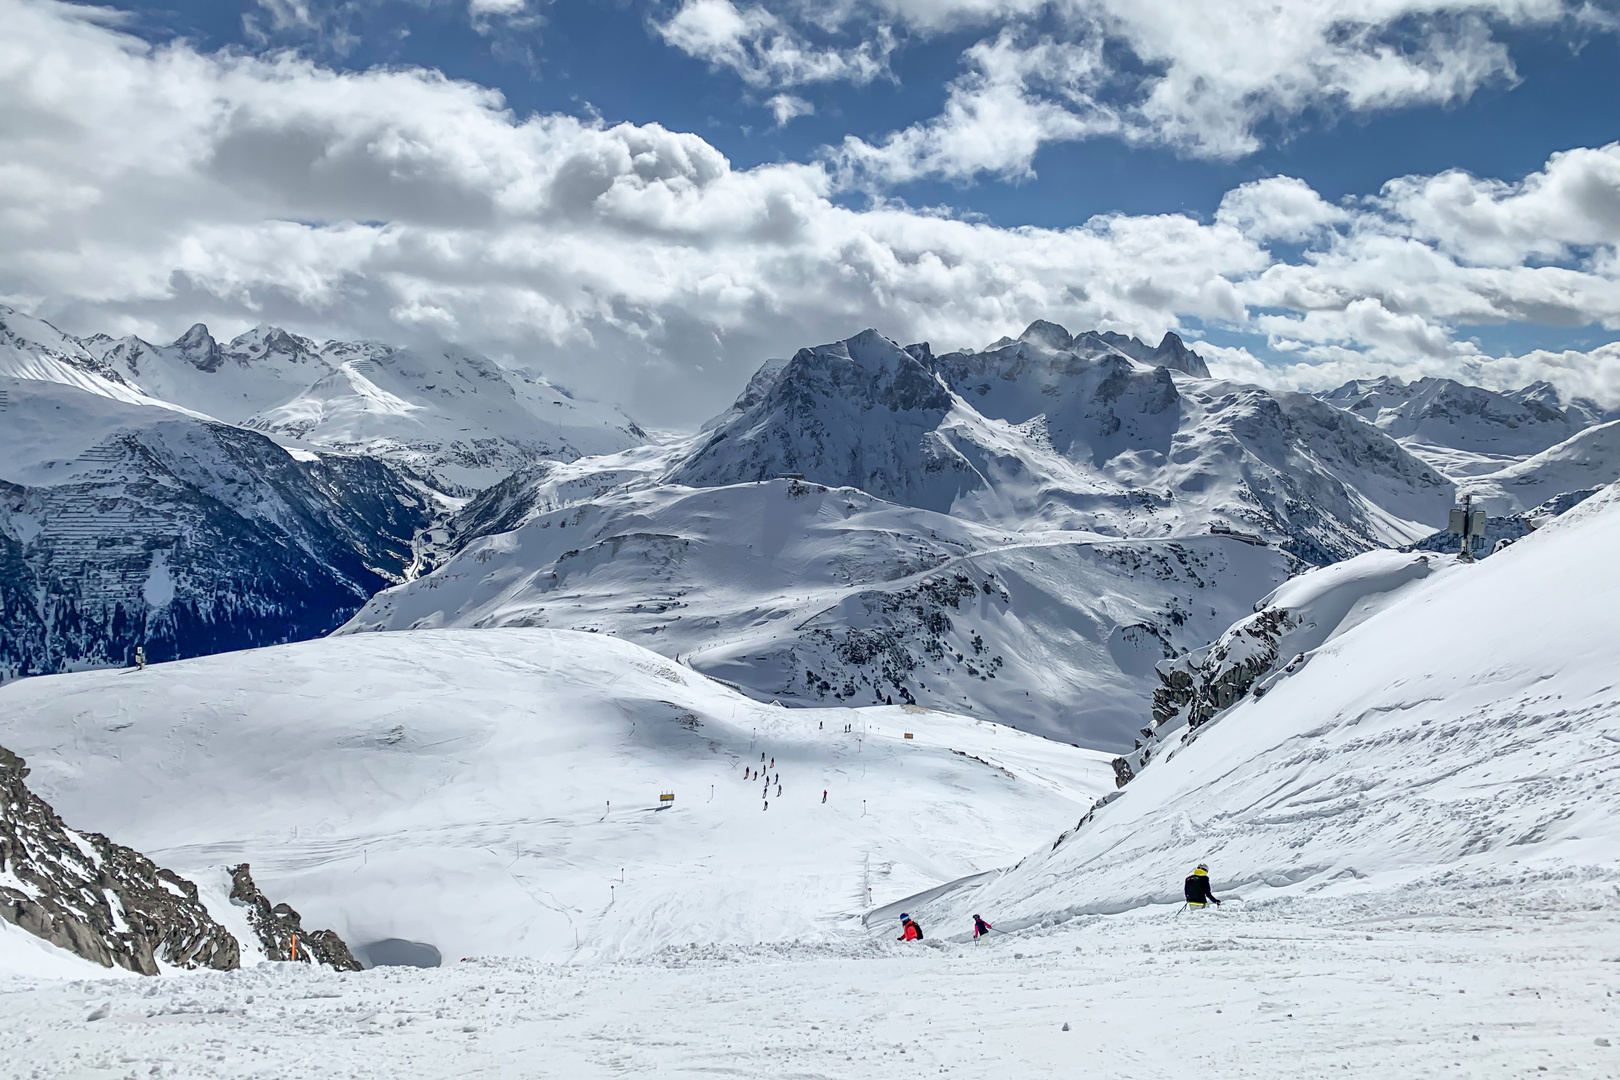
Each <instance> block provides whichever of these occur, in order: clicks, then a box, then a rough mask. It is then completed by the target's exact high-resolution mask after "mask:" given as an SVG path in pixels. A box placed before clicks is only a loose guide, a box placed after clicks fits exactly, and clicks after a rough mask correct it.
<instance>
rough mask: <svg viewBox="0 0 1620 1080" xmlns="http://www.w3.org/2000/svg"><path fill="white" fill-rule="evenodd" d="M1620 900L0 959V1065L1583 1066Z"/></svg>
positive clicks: (1605, 1049)
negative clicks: (541, 948) (95, 969)
mask: <svg viewBox="0 0 1620 1080" xmlns="http://www.w3.org/2000/svg"><path fill="white" fill-rule="evenodd" d="M1485 901H1490V902H1489V903H1486V902H1485ZM1617 914H1620V895H1617V893H1616V891H1615V890H1614V889H1613V887H1612V886H1611V887H1608V888H1598V887H1584V888H1583V887H1572V888H1565V889H1561V890H1553V891H1549V890H1545V889H1542V890H1539V891H1526V892H1522V893H1509V894H1498V895H1497V896H1495V897H1467V896H1463V897H1459V896H1457V895H1456V894H1455V893H1454V892H1452V891H1450V890H1423V891H1417V892H1409V893H1406V894H1403V895H1402V896H1400V897H1396V898H1379V899H1377V900H1372V899H1365V900H1359V901H1338V902H1333V901H1326V900H1321V899H1315V898H1290V899H1286V900H1276V901H1271V902H1267V903H1261V904H1252V905H1248V906H1246V907H1245V906H1244V905H1240V904H1233V903H1229V904H1228V905H1227V906H1226V907H1224V908H1221V909H1217V910H1212V911H1210V912H1207V913H1198V914H1177V913H1175V911H1174V909H1172V908H1168V907H1161V908H1157V909H1154V910H1153V911H1150V912H1146V913H1140V912H1139V913H1134V914H1130V915H1121V916H1111V917H1095V918H1092V919H1089V920H1083V921H1079V922H1075V923H1070V924H1068V925H1066V926H1064V927H1061V928H1057V929H1051V930H1045V931H1029V932H1025V933H1022V934H1018V935H1007V936H1000V935H992V936H991V937H990V938H989V939H988V940H987V941H986V942H985V943H983V944H978V945H974V944H971V943H968V942H965V941H962V940H960V939H961V937H962V936H963V935H957V938H958V940H947V941H940V940H936V939H935V938H934V937H933V936H932V933H931V935H930V939H929V940H928V941H927V942H926V943H925V944H924V945H922V946H914V945H913V946H902V945H900V944H898V943H895V942H891V941H888V940H886V938H887V937H888V936H890V930H889V928H887V927H885V928H884V932H883V934H882V936H880V937H877V938H875V939H869V940H865V941H860V940H855V941H850V942H847V943H844V944H814V945H812V944H799V943H779V944H773V945H758V946H749V945H739V946H733V947H716V946H711V945H694V946H687V947H674V948H670V949H666V950H664V951H662V952H659V953H656V954H654V955H651V956H648V957H646V958H644V959H642V960H640V961H634V962H631V961H620V962H614V963H605V964H593V965H560V964H559V965H554V964H545V963H540V962H536V961H523V960H513V959H485V958H472V959H469V960H467V961H462V962H456V958H453V957H452V958H447V966H446V967H443V968H439V969H428V970H420V969H413V968H377V969H373V970H371V971H367V972H362V973H358V974H348V975H342V974H338V973H335V972H331V971H326V970H314V969H311V968H309V967H306V966H304V965H295V964H266V965H261V966H258V967H254V968H249V969H246V970H243V971H237V972H229V973H215V972H210V973H206V974H186V975H181V976H175V977H169V978H159V979H134V978H125V979H80V980H77V981H44V980H30V979H25V978H17V977H13V978H9V979H6V978H0V1003H3V1004H0V1044H3V1045H5V1046H6V1047H8V1048H9V1050H8V1052H7V1054H6V1055H5V1057H4V1058H3V1059H0V1076H5V1077H7V1078H9V1077H13V1076H15V1077H18V1078H23V1077H27V1078H29V1080H58V1078H63V1080H65V1078H77V1077H89V1076H108V1077H137V1078H143V1077H149V1076H151V1077H186V1078H196V1080H214V1078H220V1080H224V1078H231V1080H238V1078H240V1080H246V1078H263V1077H277V1078H286V1080H298V1078H306V1077H307V1078H316V1077H319V1078H323V1080H324V1078H395V1077H412V1078H419V1080H429V1078H437V1077H445V1078H450V1077H456V1078H462V1077H534V1078H539V1077H559V1078H582V1077H616V1076H626V1075H631V1076H642V1075H658V1076H693V1077H698V1076H702V1077H717V1076H718V1077H725V1076H733V1077H772V1078H777V1077H799V1078H813V1077H826V1078H843V1077H848V1078H864V1077H931V1076H940V1075H947V1076H954V1077H985V1078H994V1080H1006V1078H1008V1077H1020V1078H1021V1077H1072V1076H1108V1077H1132V1078H1160V1077H1163V1078H1177V1080H1179V1078H1182V1077H1185V1076H1188V1075H1201V1076H1218V1077H1221V1078H1223V1080H1230V1078H1244V1077H1328V1076H1340V1075H1353V1076H1358V1077H1391V1078H1396V1077H1399V1078H1411V1077H1430V1076H1447V1077H1452V1076H1455V1077H1474V1076H1479V1077H1487V1076H1488V1077H1500V1076H1526V1075H1528V1076H1541V1075H1543V1074H1544V1073H1545V1075H1547V1076H1549V1077H1579V1078H1587V1077H1590V1078H1593V1080H1596V1078H1599V1077H1612V1076H1614V1075H1615V1074H1616V1070H1617V1069H1620V997H1617V996H1616V991H1620V941H1617V940H1616V939H1615V937H1614V935H1613V932H1612V931H1613V925H1614V919H1615V916H1616V915H1617ZM929 929H930V930H934V929H937V930H941V931H943V930H944V928H929ZM22 1005H26V1007H19V1006H22ZM102 1010H105V1015H103V1016H102V1017H100V1018H98V1019H95V1020H90V1019H87V1018H88V1017H90V1016H91V1015H92V1014H94V1013H96V1012H99V1011H102ZM1065 1023H1067V1024H1068V1025H1069V1026H1070V1030H1069V1031H1064V1030H1062V1029H1063V1025H1064V1024H1065ZM1599 1040H1607V1041H1608V1042H1609V1043H1610V1044H1611V1045H1609V1046H1603V1045H1600V1044H1599Z"/></svg>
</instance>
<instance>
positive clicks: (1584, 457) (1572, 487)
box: [1463, 420, 1620, 517]
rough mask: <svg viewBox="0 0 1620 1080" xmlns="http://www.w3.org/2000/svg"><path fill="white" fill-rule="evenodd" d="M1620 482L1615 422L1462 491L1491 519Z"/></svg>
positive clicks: (1619, 432)
mask: <svg viewBox="0 0 1620 1080" xmlns="http://www.w3.org/2000/svg"><path fill="white" fill-rule="evenodd" d="M1616 480H1620V420H1611V421H1610V422H1608V423H1606V424H1599V425H1597V426H1596V427H1589V428H1587V429H1586V430H1585V431H1582V432H1580V433H1579V434H1576V435H1573V436H1571V437H1570V438H1568V439H1566V440H1565V441H1563V442H1561V443H1559V444H1558V445H1557V446H1553V447H1549V448H1548V449H1546V450H1543V451H1542V452H1541V453H1539V454H1536V455H1535V456H1534V457H1530V458H1526V459H1525V460H1524V461H1520V462H1516V463H1514V464H1512V465H1509V466H1508V467H1507V468H1505V469H1501V470H1499V471H1497V472H1493V473H1488V474H1486V475H1484V476H1481V477H1478V478H1476V479H1473V480H1470V481H1468V482H1467V483H1466V484H1464V485H1463V490H1464V491H1467V492H1469V493H1470V494H1472V495H1473V496H1474V499H1475V505H1477V506H1479V507H1481V508H1482V509H1484V510H1485V511H1486V512H1487V513H1488V514H1490V515H1492V516H1493V517H1497V516H1504V515H1508V514H1523V513H1525V512H1527V511H1529V510H1531V509H1532V508H1534V507H1536V506H1539V505H1540V504H1542V503H1544V502H1546V501H1547V500H1548V499H1551V498H1554V497H1555V496H1558V495H1563V494H1566V493H1569V492H1576V491H1590V490H1592V489H1593V488H1600V487H1606V486H1608V485H1609V484H1612V483H1614V482H1615V481H1616Z"/></svg>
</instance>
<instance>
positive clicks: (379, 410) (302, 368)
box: [0, 305, 646, 494]
mask: <svg viewBox="0 0 1620 1080" xmlns="http://www.w3.org/2000/svg"><path fill="white" fill-rule="evenodd" d="M0 376H10V377H12V378H19V379H32V380H43V381H49V382H61V383H65V384H68V385H72V386H75V387H77V388H79V389H83V390H88V391H90V392H93V393H98V394H101V395H103V396H107V397H112V398H115V399H117V400H122V401H127V402H135V403H139V402H145V401H147V400H148V399H156V400H159V401H163V402H167V403H170V404H172V405H174V406H175V407H177V408H180V409H182V410H185V411H188V412H190V413H193V414H196V415H201V416H208V417H213V418H215V419H219V420H223V421H225V422H227V423H232V424H243V425H246V426H248V427H252V428H255V429H258V430H260V431H264V432H266V433H268V434H272V435H274V436H276V437H278V438H282V439H284V440H287V441H290V442H295V443H297V444H298V445H301V446H307V447H314V448H316V449H330V450H339V451H344V452H359V453H367V454H371V455H374V456H378V457H382V458H385V459H387V460H389V461H392V462H393V463H395V464H398V465H405V466H408V467H410V468H412V469H414V470H417V471H419V472H421V473H423V474H425V475H427V476H428V477H430V478H432V480H433V481H434V482H435V483H436V485H437V486H439V487H441V488H443V489H445V490H448V491H451V492H455V493H461V494H466V493H470V492H471V491H474V490H477V489H478V488H482V487H487V486H489V485H490V484H493V483H495V482H496V481H498V480H500V479H502V478H503V477H505V476H506V475H508V474H509V473H511V472H512V471H514V470H515V469H518V468H522V467H525V466H528V465H531V464H532V463H534V462H535V461H537V460H540V459H544V458H559V459H563V460H573V459H574V458H578V457H580V456H583V455H587V454H602V453H611V452H614V451H618V450H623V449H625V448H627V447H630V446H633V445H635V444H637V443H640V442H645V441H646V435H645V433H643V432H642V431H641V429H640V428H638V427H637V426H636V425H635V423H634V421H632V420H630V418H629V417H627V416H625V415H624V414H623V413H622V412H621V411H620V410H618V409H617V408H614V407H612V406H606V405H599V404H596V403H594V402H589V401H582V400H579V399H576V398H574V397H572V396H571V395H569V394H568V393H567V392H566V391H564V390H562V389H560V388H558V387H556V386H554V385H552V384H551V383H550V382H548V381H547V380H545V379H544V378H541V377H539V376H536V375H533V374H529V373H526V372H521V371H517V370H514V369H509V368H506V367H503V366H501V365H499V364H497V363H495V362H494V361H491V360H489V359H487V358H485V357H481V356H477V355H474V354H470V353H464V352H460V351H458V350H455V349H442V350H438V351H424V350H412V349H398V348H395V347H394V346H392V345H386V344H382V343H379V342H369V341H329V342H326V343H325V344H324V345H319V344H317V343H316V342H314V341H312V340H311V339H309V338H305V337H300V336H298V335H297V334H292V333H288V332H287V331H285V330H282V329H280V328H277V327H273V326H259V327H255V328H254V329H252V330H249V331H247V332H246V333H243V334H240V335H238V336H237V337H235V338H233V339H232V340H231V341H229V342H227V343H221V342H219V341H216V340H215V339H214V337H213V336H212V335H211V334H210V333H209V331H208V328H207V327H206V326H204V325H203V324H201V323H198V324H196V325H194V326H193V327H192V328H191V329H190V330H187V331H186V332H185V333H184V334H183V335H181V336H180V337H179V338H178V339H176V340H175V341H174V342H172V343H171V344H169V345H154V344H152V343H150V342H148V341H144V340H142V339H141V338H139V337H134V336H130V337H124V338H112V337H109V336H108V335H105V334H95V335H92V336H90V337H87V338H83V339H78V338H74V337H72V336H70V335H67V334H63V333H62V332H61V331H60V330H57V329H56V328H55V327H53V326H51V325H50V324H49V323H47V322H44V321H43V320H40V319H35V318H32V317H31V316H28V315H26V314H24V313H22V312H19V311H17V310H15V309H13V308H9V307H5V306H3V305H0Z"/></svg>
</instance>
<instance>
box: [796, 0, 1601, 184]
mask: <svg viewBox="0 0 1620 1080" xmlns="http://www.w3.org/2000/svg"><path fill="white" fill-rule="evenodd" d="M874 7H875V10H877V11H878V12H879V13H880V14H879V16H877V17H881V18H882V19H885V20H894V22H895V24H896V25H898V26H900V27H902V28H904V29H906V30H909V31H912V32H917V33H929V32H933V31H936V30H939V29H947V28H959V27H963V26H977V25H983V26H985V27H986V28H988V29H991V30H992V31H993V32H992V34H991V36H990V37H987V38H985V39H984V40H983V41H981V42H979V43H978V44H977V45H975V46H973V47H972V48H970V49H968V50H967V51H966V52H965V53H964V54H963V57H962V63H963V67H964V68H965V70H964V71H963V73H962V74H961V75H960V77H959V78H958V79H957V80H956V81H955V82H954V83H953V84H952V86H951V89H950V94H949V97H948V100H947V103H946V106H945V109H944V111H943V112H942V113H940V114H939V115H938V116H935V117H932V118H929V119H927V120H924V121H920V122H918V123H916V124H913V125H911V126H909V127H906V128H903V129H901V130H899V131H896V132H893V133H891V134H890V135H889V136H887V137H886V138H883V139H879V140H876V141H875V142H874V143H871V144H868V143H867V142H864V141H861V140H854V139H852V140H849V141H847V142H846V143H845V145H844V146H842V147H841V148H839V151H838V157H839V160H840V161H841V162H842V163H844V164H845V165H846V166H850V167H852V168H853V169H855V170H856V171H864V172H866V173H868V174H870V177H871V178H870V180H869V182H871V183H878V184H881V183H884V182H888V181H891V180H905V179H911V178H915V177H918V176H939V177H942V178H945V179H949V180H954V181H968V180H971V179H973V178H974V177H976V176H979V175H981V174H990V175H996V176H1004V177H1016V176H1022V175H1027V174H1028V173H1029V172H1030V171H1031V168H1032V166H1033V162H1034V158H1035V154H1036V153H1037V152H1038V151H1039V149H1040V147H1041V146H1043V145H1046V144H1047V143H1051V142H1060V141H1072V140H1075V139H1085V138H1095V137H1098V136H1110V137H1116V138H1120V139H1123V140H1125V141H1128V142H1131V143H1133V144H1142V145H1157V146H1166V147H1170V148H1172V149H1174V150H1176V151H1178V152H1180V153H1183V154H1186V155H1189V156H1193V157H1204V158H1216V159H1233V158H1239V157H1242V156H1244V155H1246V154H1249V153H1252V152H1254V151H1255V150H1257V149H1258V148H1259V147H1260V145H1261V134H1260V132H1261V131H1262V129H1263V127H1264V126H1265V125H1266V124H1268V123H1276V124H1281V125H1285V126H1286V125H1287V124H1289V123H1291V122H1294V121H1295V120H1296V119H1297V118H1299V117H1300V116H1302V115H1303V114H1305V113H1306V112H1307V111H1311V110H1317V111H1326V112H1351V113H1366V112H1371V111H1377V110H1386V109H1396V108H1406V107H1411V106H1416V105H1435V104H1449V103H1455V102H1458V101H1462V100H1465V99H1467V98H1468V97H1469V96H1470V95H1472V94H1473V93H1474V92H1475V91H1476V90H1478V89H1479V88H1481V87H1483V86H1487V85H1491V84H1504V83H1511V82H1512V81H1513V80H1514V79H1515V78H1516V75H1515V71H1514V67H1513V63H1512V60H1511V58H1510V56H1509V54H1508V51H1507V49H1506V47H1505V46H1504V45H1503V44H1502V43H1501V42H1499V41H1497V40H1496V39H1495V38H1494V37H1493V34H1492V29H1491V27H1492V25H1493V24H1506V25H1512V26H1525V25H1532V24H1547V23H1552V22H1556V21H1559V20H1568V21H1569V23H1570V25H1571V26H1575V25H1576V24H1577V23H1578V22H1579V19H1580V16H1579V11H1580V10H1581V9H1579V8H1577V7H1576V6H1575V5H1574V4H1573V3H1570V2H1566V0H1321V2H1315V3H1296V4H1278V3H1276V2H1275V0H1226V2H1224V3H1220V4H1211V3H1208V2H1207V0H1050V2H1048V3H1033V2H1023V0H1008V2H1004V3H990V2H983V3H980V2H976V0H957V2H947V3H942V4H939V5H931V4H926V3H923V2H922V0H915V2H914V0H883V2H881V3H878V4H876V5H874ZM783 10H792V11H797V12H801V13H804V12H807V11H808V12H812V13H813V14H803V15H802V17H804V18H814V19H819V20H820V21H821V22H824V23H826V22H831V23H833V24H835V25H839V26H842V27H844V28H845V29H846V30H848V31H849V32H855V31H854V28H855V27H857V26H859V25H860V22H859V20H860V18H861V17H862V14H863V13H864V12H868V11H869V10H872V9H871V8H868V7H867V6H865V5H856V4H851V3H847V2H840V0H833V2H831V3H822V4H808V5H806V4H789V5H784V6H783ZM772 17H773V18H775V17H776V16H772ZM1581 25H1587V26H1595V25H1597V24H1596V23H1595V22H1594V21H1593V20H1592V19H1591V18H1589V17H1588V18H1586V20H1585V23H1583V24H1581ZM1105 45H1106V46H1107V47H1106V48H1105V47H1104V46H1105ZM1122 56H1124V57H1128V58H1129V62H1127V63H1121V62H1120V58H1121V57H1122Z"/></svg>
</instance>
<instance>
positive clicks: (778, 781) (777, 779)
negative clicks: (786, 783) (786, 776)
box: [771, 773, 782, 784]
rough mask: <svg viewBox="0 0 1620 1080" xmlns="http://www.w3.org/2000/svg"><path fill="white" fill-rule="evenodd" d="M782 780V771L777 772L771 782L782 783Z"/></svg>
mask: <svg viewBox="0 0 1620 1080" xmlns="http://www.w3.org/2000/svg"><path fill="white" fill-rule="evenodd" d="M781 782H782V774H781V773H777V774H776V775H775V776H773V777H771V783H773V784H780V783H781Z"/></svg>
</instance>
